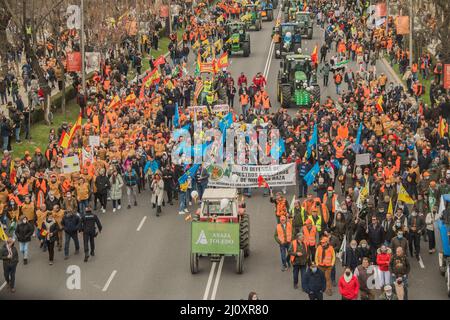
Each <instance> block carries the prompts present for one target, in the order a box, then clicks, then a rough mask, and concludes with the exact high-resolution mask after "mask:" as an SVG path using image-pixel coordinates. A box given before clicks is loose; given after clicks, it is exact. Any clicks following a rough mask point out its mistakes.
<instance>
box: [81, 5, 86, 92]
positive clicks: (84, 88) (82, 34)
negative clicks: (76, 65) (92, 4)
mask: <svg viewBox="0 0 450 320" xmlns="http://www.w3.org/2000/svg"><path fill="white" fill-rule="evenodd" d="M80 15H81V19H80V20H81V34H80V42H81V85H82V88H83V95H84V96H85V97H86V72H85V59H86V52H85V48H84V0H81V13H80Z"/></svg>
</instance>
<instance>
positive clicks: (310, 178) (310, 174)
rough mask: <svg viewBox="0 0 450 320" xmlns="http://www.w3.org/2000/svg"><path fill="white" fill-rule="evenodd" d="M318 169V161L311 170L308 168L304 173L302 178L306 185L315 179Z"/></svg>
mask: <svg viewBox="0 0 450 320" xmlns="http://www.w3.org/2000/svg"><path fill="white" fill-rule="evenodd" d="M319 170H320V166H319V162H316V164H315V165H314V166H313V167H312V168H311V170H309V171H308V173H307V174H306V175H305V177H304V178H303V180H305V182H306V184H307V185H308V186H310V185H312V184H313V182H314V180H316V175H317V174H318V173H319Z"/></svg>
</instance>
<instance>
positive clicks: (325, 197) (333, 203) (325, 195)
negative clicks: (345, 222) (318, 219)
mask: <svg viewBox="0 0 450 320" xmlns="http://www.w3.org/2000/svg"><path fill="white" fill-rule="evenodd" d="M336 198H337V195H336V194H333V196H332V197H331V212H333V213H334V212H336ZM327 200H328V193H325V194H324V196H323V204H325V205H327Z"/></svg>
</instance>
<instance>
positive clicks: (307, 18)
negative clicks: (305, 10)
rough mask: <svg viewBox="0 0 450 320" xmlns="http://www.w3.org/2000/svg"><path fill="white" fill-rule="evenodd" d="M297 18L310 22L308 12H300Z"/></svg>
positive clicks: (300, 20)
mask: <svg viewBox="0 0 450 320" xmlns="http://www.w3.org/2000/svg"><path fill="white" fill-rule="evenodd" d="M296 20H297V21H299V22H303V23H308V21H309V17H308V16H307V15H306V14H301V13H300V14H297V18H296Z"/></svg>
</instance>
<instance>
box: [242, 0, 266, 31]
mask: <svg viewBox="0 0 450 320" xmlns="http://www.w3.org/2000/svg"><path fill="white" fill-rule="evenodd" d="M241 21H242V22H245V23H246V24H247V28H248V29H250V28H252V29H253V30H256V31H259V30H261V29H262V18H261V8H260V7H259V6H258V5H256V4H247V5H246V6H245V10H244V12H243V14H242V15H241Z"/></svg>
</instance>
